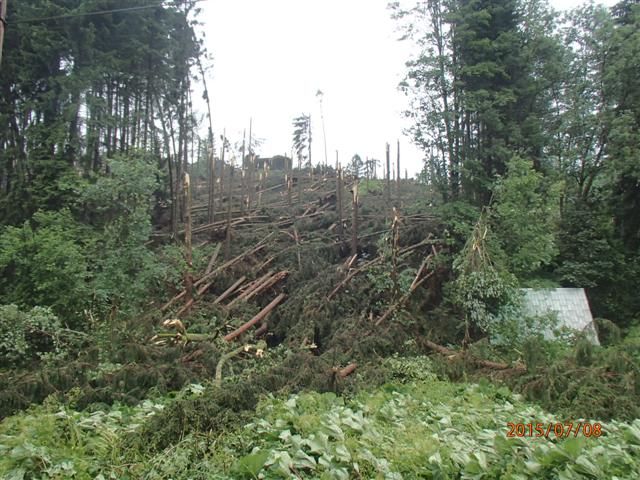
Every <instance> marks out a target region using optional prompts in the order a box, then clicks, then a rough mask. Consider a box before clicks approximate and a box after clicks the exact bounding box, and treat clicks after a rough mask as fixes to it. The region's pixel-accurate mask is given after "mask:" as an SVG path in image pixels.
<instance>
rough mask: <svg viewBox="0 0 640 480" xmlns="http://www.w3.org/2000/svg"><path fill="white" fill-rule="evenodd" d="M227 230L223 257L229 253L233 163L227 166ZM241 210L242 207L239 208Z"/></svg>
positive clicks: (227, 256) (226, 256)
mask: <svg viewBox="0 0 640 480" xmlns="http://www.w3.org/2000/svg"><path fill="white" fill-rule="evenodd" d="M242 155H243V157H244V138H243V139H242ZM227 203H228V205H227V230H226V238H225V242H224V258H225V259H226V258H229V256H230V255H231V204H232V203H233V165H230V166H229V195H228V198H227ZM241 210H242V208H241Z"/></svg>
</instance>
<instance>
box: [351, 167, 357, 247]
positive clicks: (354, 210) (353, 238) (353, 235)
mask: <svg viewBox="0 0 640 480" xmlns="http://www.w3.org/2000/svg"><path fill="white" fill-rule="evenodd" d="M351 213H352V216H353V218H352V220H351V255H357V254H358V174H357V173H356V181H355V183H354V184H353V203H352V206H351Z"/></svg>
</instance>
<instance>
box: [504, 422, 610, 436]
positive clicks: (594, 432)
mask: <svg viewBox="0 0 640 480" xmlns="http://www.w3.org/2000/svg"><path fill="white" fill-rule="evenodd" d="M507 428H508V430H509V431H508V432H507V437H546V438H549V437H550V436H553V437H555V438H567V437H578V436H583V437H600V436H601V435H602V434H603V433H604V432H603V431H602V425H601V424H600V423H597V422H596V423H591V422H551V423H512V422H507Z"/></svg>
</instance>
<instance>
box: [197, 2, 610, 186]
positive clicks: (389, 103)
mask: <svg viewBox="0 0 640 480" xmlns="http://www.w3.org/2000/svg"><path fill="white" fill-rule="evenodd" d="M387 3H388V0H212V1H206V2H202V3H201V4H200V6H201V8H202V13H201V14H200V16H199V17H198V20H199V21H201V22H202V23H203V24H204V25H203V26H202V27H201V28H202V29H203V30H204V32H205V35H206V37H205V46H206V48H207V50H208V51H209V52H210V53H211V54H212V56H213V69H212V70H211V72H210V74H209V75H208V84H209V85H208V86H209V90H210V94H211V98H212V107H213V111H214V130H215V131H216V134H219V133H221V131H222V128H226V131H227V136H229V137H230V138H231V140H232V141H236V140H238V139H241V138H242V129H243V128H245V127H246V128H247V129H248V125H249V118H250V117H252V118H253V130H254V132H255V134H256V135H257V136H258V137H259V138H262V139H264V140H265V142H264V145H263V146H262V148H261V149H259V151H258V152H257V153H259V154H261V156H271V155H276V154H284V153H287V154H289V153H290V151H291V138H292V126H291V124H292V120H293V118H294V117H296V116H298V115H300V114H301V113H311V116H312V126H313V132H312V135H313V151H312V158H313V160H314V164H315V163H317V161H319V160H322V159H324V146H323V143H322V130H321V126H320V109H319V103H318V99H317V98H316V96H315V94H316V92H317V90H318V89H320V90H322V91H323V92H324V100H323V108H324V118H325V125H326V136H327V150H328V152H329V153H328V157H329V162H330V164H333V163H334V162H335V151H336V150H338V151H339V153H340V159H341V161H342V162H343V163H344V162H345V161H348V160H349V159H350V158H351V157H352V156H353V155H354V154H355V153H358V154H360V156H361V157H362V158H364V157H365V156H374V157H376V158H379V159H382V158H384V151H385V143H386V142H389V143H391V145H392V158H395V142H396V140H397V139H399V140H400V145H401V156H402V164H403V167H402V168H403V169H404V168H405V167H406V168H408V170H409V175H410V176H411V175H415V174H416V173H417V172H418V171H420V170H421V168H422V160H421V159H422V154H421V153H420V152H419V151H418V150H417V149H416V148H415V147H413V146H412V145H411V142H410V140H409V138H408V137H406V136H404V135H403V133H402V130H403V128H404V127H406V126H407V123H405V120H404V119H403V118H402V115H401V112H402V111H403V110H404V109H405V108H406V99H405V97H404V96H403V95H402V93H400V92H399V91H398V90H397V85H398V83H399V81H400V80H401V79H402V77H403V75H404V72H405V67H404V63H405V61H406V60H407V59H408V56H409V49H410V46H409V45H408V44H407V43H405V42H398V41H397V40H396V39H397V37H398V33H397V32H396V30H395V28H396V25H395V22H394V21H393V20H392V19H391V18H390V14H389V11H388V10H387V8H386V6H387ZM580 3H582V2H581V1H580V0H551V4H552V5H553V6H555V8H558V9H566V8H572V7H574V6H576V5H578V4H580ZM605 3H607V4H610V3H613V2H612V1H611V0H609V1H606V2H605ZM403 174H404V172H403Z"/></svg>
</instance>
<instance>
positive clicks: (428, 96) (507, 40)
mask: <svg viewBox="0 0 640 480" xmlns="http://www.w3.org/2000/svg"><path fill="white" fill-rule="evenodd" d="M392 8H393V10H394V16H395V17H396V18H397V19H399V20H401V21H402V20H408V25H406V30H405V31H406V36H405V38H410V39H412V40H413V41H414V42H415V43H416V44H417V47H418V49H419V53H418V55H417V56H416V57H415V58H414V59H412V60H410V61H409V62H408V63H407V66H408V74H407V77H406V78H405V80H404V81H403V82H402V83H401V88H402V90H403V91H404V92H405V93H406V94H407V95H408V96H409V98H410V99H411V101H412V108H411V110H410V111H409V112H408V113H407V115H408V116H409V117H410V118H411V119H412V120H413V127H412V129H411V133H412V135H413V137H414V141H415V142H416V143H417V144H418V146H420V147H421V148H422V149H423V150H424V152H425V155H426V164H425V171H426V172H425V175H424V176H425V177H427V178H428V179H429V181H430V182H431V183H433V184H434V185H435V186H436V187H437V188H438V189H439V191H440V192H441V193H442V195H443V197H444V198H445V200H446V199H448V198H456V197H457V196H458V195H459V194H460V192H461V190H464V193H465V194H466V197H467V198H468V199H470V200H473V201H474V202H476V203H480V204H485V205H486V204H487V203H488V201H489V198H490V190H491V184H492V182H493V179H494V177H495V175H496V174H503V173H504V172H505V169H506V163H507V161H508V160H509V159H510V158H511V157H512V156H513V155H514V154H520V155H522V156H528V157H531V158H533V159H534V160H535V161H536V162H537V163H538V164H539V163H540V160H541V157H542V155H543V151H544V148H545V146H546V145H547V144H548V142H549V138H548V136H547V135H545V132H544V120H545V116H546V115H547V114H548V112H549V110H550V107H551V93H550V92H551V90H552V87H553V85H554V84H555V83H556V82H557V77H558V74H557V72H556V65H557V63H558V58H559V55H558V47H557V41H556V40H555V39H554V38H552V37H551V36H550V35H551V33H552V28H550V27H552V26H553V17H552V15H551V14H550V13H549V11H548V10H547V9H546V8H545V6H544V4H542V3H541V2H537V1H530V2H522V4H521V3H519V2H517V1H515V0H514V1H507V2H504V1H494V0H473V1H468V0H453V1H441V0H426V1H421V2H418V4H417V5H416V7H414V8H413V9H409V10H405V9H402V8H400V6H399V4H398V3H395V4H392Z"/></svg>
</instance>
